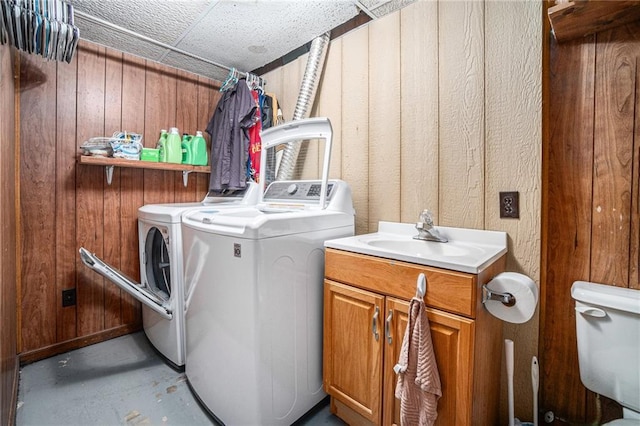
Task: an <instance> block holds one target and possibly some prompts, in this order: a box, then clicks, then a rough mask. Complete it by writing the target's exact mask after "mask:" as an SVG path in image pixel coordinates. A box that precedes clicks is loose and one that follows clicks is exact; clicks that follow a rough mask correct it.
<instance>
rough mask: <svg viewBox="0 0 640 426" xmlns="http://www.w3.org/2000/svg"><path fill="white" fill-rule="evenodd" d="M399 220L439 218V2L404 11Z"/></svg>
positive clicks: (412, 7)
mask: <svg viewBox="0 0 640 426" xmlns="http://www.w3.org/2000/svg"><path fill="white" fill-rule="evenodd" d="M400 19H401V21H400V28H401V32H400V84H401V86H400V102H401V103H400V113H401V117H402V119H401V120H400V126H401V128H400V134H401V145H400V158H401V160H400V161H401V164H402V169H401V173H400V190H401V192H400V221H402V222H416V221H417V220H418V217H419V214H420V212H422V210H424V209H430V210H431V211H432V213H433V214H434V221H435V223H438V195H439V190H438V185H439V179H438V175H439V173H440V172H439V169H438V96H439V95H438V91H439V88H438V2H430V1H418V2H415V3H413V4H411V5H409V6H407V7H405V8H404V9H402V10H401V12H400Z"/></svg>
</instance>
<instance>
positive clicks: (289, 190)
mask: <svg viewBox="0 0 640 426" xmlns="http://www.w3.org/2000/svg"><path fill="white" fill-rule="evenodd" d="M297 190H298V185H296V184H295V183H292V184H291V185H289V186H288V187H287V193H288V194H289V195H293V194H295V193H296V191H297Z"/></svg>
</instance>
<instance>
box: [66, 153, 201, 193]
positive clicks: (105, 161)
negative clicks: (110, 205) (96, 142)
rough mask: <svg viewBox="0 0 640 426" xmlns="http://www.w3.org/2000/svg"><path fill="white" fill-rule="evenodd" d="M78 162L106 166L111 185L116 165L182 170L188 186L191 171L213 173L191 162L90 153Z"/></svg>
mask: <svg viewBox="0 0 640 426" xmlns="http://www.w3.org/2000/svg"><path fill="white" fill-rule="evenodd" d="M78 163H80V164H86V165H91V166H105V170H106V174H107V184H109V185H111V178H112V177H113V168H114V167H129V168H136V169H154V170H168V171H175V172H182V178H183V181H184V186H187V182H188V179H189V173H211V168H210V167H209V166H192V165H190V164H174V163H155V162H152V161H140V160H126V159H123V158H111V157H94V156H90V155H80V156H79V157H78Z"/></svg>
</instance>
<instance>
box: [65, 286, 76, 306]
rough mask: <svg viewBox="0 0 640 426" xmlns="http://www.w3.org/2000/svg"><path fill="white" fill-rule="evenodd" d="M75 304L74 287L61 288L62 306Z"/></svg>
mask: <svg viewBox="0 0 640 426" xmlns="http://www.w3.org/2000/svg"><path fill="white" fill-rule="evenodd" d="M75 304H76V289H75V288H70V289H68V290H62V307H63V308H66V307H67V306H74V305H75Z"/></svg>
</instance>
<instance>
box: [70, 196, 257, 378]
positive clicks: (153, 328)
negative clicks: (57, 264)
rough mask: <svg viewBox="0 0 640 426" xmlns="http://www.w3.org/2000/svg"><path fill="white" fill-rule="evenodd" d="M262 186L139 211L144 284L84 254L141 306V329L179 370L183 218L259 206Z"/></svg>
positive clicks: (182, 344) (182, 334)
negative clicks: (193, 212) (200, 211)
mask: <svg viewBox="0 0 640 426" xmlns="http://www.w3.org/2000/svg"><path fill="white" fill-rule="evenodd" d="M258 191H259V187H258V185H257V184H255V183H250V184H249V185H248V187H247V189H246V190H245V191H243V192H236V193H219V192H215V191H210V192H209V194H207V196H206V197H205V199H204V200H203V201H202V202H199V203H169V204H147V205H144V206H142V207H140V208H139V209H138V239H139V258H140V283H137V282H135V281H134V280H132V279H130V278H128V277H126V276H125V275H124V274H123V273H122V272H120V271H118V270H117V269H115V268H114V267H112V266H110V265H109V264H107V263H106V262H104V261H102V260H101V259H99V258H98V257H97V256H95V254H91V253H90V252H89V251H88V250H86V249H85V248H81V249H80V256H81V258H82V260H83V262H84V263H85V264H86V265H87V266H89V267H91V268H92V269H94V270H95V271H96V272H98V273H100V274H101V275H103V276H105V277H106V278H108V279H109V280H111V281H113V282H114V283H115V284H116V285H118V286H119V287H120V288H122V289H124V290H125V291H127V292H128V293H130V294H132V295H133V296H134V297H135V298H136V299H138V300H139V301H141V302H142V324H143V328H144V332H145V334H146V336H147V338H148V339H149V341H150V342H151V344H152V345H153V346H154V347H155V348H156V349H157V350H158V352H159V353H160V354H161V355H162V356H163V357H164V358H165V359H166V360H167V361H168V362H169V363H170V364H171V365H173V366H174V367H176V368H178V369H180V368H182V367H183V366H184V362H185V331H184V300H185V291H184V280H183V256H182V230H181V226H180V221H181V216H182V214H183V213H184V212H186V211H189V210H193V209H196V210H197V209H203V210H205V211H209V212H212V211H217V210H224V209H225V208H231V207H234V208H237V207H240V206H251V205H255V204H256V203H257V201H258Z"/></svg>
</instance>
